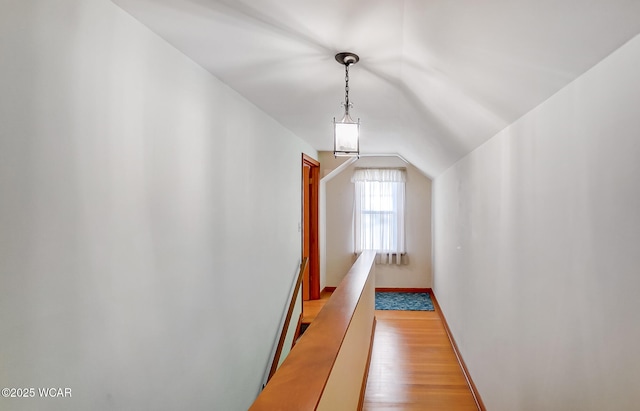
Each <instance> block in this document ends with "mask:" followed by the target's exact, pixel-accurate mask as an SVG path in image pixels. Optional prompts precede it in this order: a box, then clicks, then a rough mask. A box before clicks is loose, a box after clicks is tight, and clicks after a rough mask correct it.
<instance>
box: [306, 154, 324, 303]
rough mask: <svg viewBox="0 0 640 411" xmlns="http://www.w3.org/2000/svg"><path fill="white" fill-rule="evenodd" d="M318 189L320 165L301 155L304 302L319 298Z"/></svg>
mask: <svg viewBox="0 0 640 411" xmlns="http://www.w3.org/2000/svg"><path fill="white" fill-rule="evenodd" d="M319 187H320V163H319V162H318V161H316V160H314V159H313V158H311V157H309V156H307V155H306V154H302V258H303V259H304V258H305V257H307V258H309V263H308V264H307V268H306V270H305V272H304V273H303V274H302V299H303V300H304V301H308V300H317V299H319V298H320V248H319V245H320V243H319V239H318V204H319V201H318V194H319Z"/></svg>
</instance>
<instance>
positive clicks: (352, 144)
mask: <svg viewBox="0 0 640 411" xmlns="http://www.w3.org/2000/svg"><path fill="white" fill-rule="evenodd" d="M359 60H360V57H358V56H357V55H356V54H353V53H349V52H344V53H338V54H336V61H337V62H338V63H340V64H343V65H344V70H345V76H344V80H345V87H344V103H343V105H344V116H343V117H342V120H340V121H336V118H335V117H334V118H333V155H334V156H335V157H338V156H347V157H360V119H358V121H353V120H352V119H351V116H350V115H349V109H350V108H351V106H352V104H351V103H350V102H349V67H350V66H352V65H354V64H356V63H357V62H358V61H359Z"/></svg>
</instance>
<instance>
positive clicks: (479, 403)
mask: <svg viewBox="0 0 640 411" xmlns="http://www.w3.org/2000/svg"><path fill="white" fill-rule="evenodd" d="M429 294H430V295H431V300H432V301H433V306H434V307H435V309H436V312H437V313H438V315H439V316H440V319H441V320H442V325H444V331H445V332H446V333H447V337H448V338H449V342H451V346H452V347H453V352H454V353H455V355H456V358H457V359H458V364H460V368H461V369H462V374H464V378H465V380H467V384H468V385H469V388H470V389H471V394H472V395H473V399H474V400H475V402H476V406H477V407H478V409H479V410H480V411H487V409H486V408H485V406H484V403H483V402H482V398H480V393H479V392H478V389H477V388H476V385H475V384H474V383H473V380H472V379H471V374H469V370H468V369H467V365H466V364H465V363H464V360H463V359H462V355H461V354H460V350H459V349H458V344H456V340H455V339H454V338H453V334H451V329H450V328H449V324H447V319H446V318H444V313H443V312H442V309H441V308H440V304H438V299H437V298H436V295H435V294H434V293H433V290H430V291H429Z"/></svg>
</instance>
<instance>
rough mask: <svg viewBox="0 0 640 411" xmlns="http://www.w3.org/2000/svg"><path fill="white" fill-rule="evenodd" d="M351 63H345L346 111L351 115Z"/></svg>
mask: <svg viewBox="0 0 640 411" xmlns="http://www.w3.org/2000/svg"><path fill="white" fill-rule="evenodd" d="M350 65H351V63H347V64H345V65H344V81H345V85H344V112H345V114H346V115H349V106H350V103H349V66H350Z"/></svg>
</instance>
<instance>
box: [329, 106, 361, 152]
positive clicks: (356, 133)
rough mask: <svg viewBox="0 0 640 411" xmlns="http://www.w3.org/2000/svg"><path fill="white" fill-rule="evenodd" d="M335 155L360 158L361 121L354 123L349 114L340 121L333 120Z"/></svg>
mask: <svg viewBox="0 0 640 411" xmlns="http://www.w3.org/2000/svg"><path fill="white" fill-rule="evenodd" d="M333 155H334V156H336V157H339V156H341V157H344V156H348V157H358V156H359V155H360V119H358V121H357V122H356V121H353V120H352V119H351V117H349V115H348V114H345V116H344V117H343V118H342V120H340V121H336V119H335V118H334V119H333Z"/></svg>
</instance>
